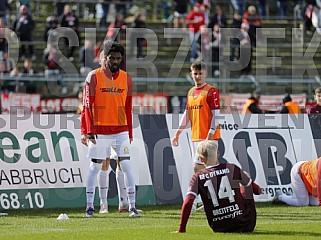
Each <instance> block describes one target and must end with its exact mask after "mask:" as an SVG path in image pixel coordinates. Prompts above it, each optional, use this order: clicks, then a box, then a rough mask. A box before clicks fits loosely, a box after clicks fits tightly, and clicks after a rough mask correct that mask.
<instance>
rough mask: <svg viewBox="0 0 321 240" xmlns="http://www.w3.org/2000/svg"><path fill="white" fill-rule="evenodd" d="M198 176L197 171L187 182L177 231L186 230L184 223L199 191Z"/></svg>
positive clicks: (185, 223)
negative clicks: (187, 186)
mask: <svg viewBox="0 0 321 240" xmlns="http://www.w3.org/2000/svg"><path fill="white" fill-rule="evenodd" d="M198 176H199V173H196V174H194V175H193V177H192V178H191V181H190V183H189V188H188V191H187V194H186V198H185V200H184V203H183V206H182V211H181V217H180V221H179V227H178V232H179V233H184V232H186V225H187V222H188V219H189V216H190V214H191V210H192V207H193V202H194V200H195V198H196V197H197V195H198V193H199V192H198Z"/></svg>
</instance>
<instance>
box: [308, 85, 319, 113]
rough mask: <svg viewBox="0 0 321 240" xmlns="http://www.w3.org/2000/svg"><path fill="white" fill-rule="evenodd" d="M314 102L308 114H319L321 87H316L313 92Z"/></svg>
mask: <svg viewBox="0 0 321 240" xmlns="http://www.w3.org/2000/svg"><path fill="white" fill-rule="evenodd" d="M314 100H315V101H316V103H315V105H314V106H313V107H312V108H311V109H310V111H309V113H310V114H313V113H321V87H318V88H317V89H315V91H314Z"/></svg>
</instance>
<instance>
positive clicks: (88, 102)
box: [81, 41, 140, 217]
mask: <svg viewBox="0 0 321 240" xmlns="http://www.w3.org/2000/svg"><path fill="white" fill-rule="evenodd" d="M124 52H125V49H124V47H123V46H122V45H121V44H119V43H116V42H111V41H108V42H107V43H106V44H105V45H104V58H105V60H106V64H105V66H102V67H100V68H98V69H95V70H93V71H91V72H90V73H89V74H88V76H87V78H86V82H85V86H84V94H83V110H82V113H81V134H82V142H86V141H88V154H87V157H89V158H91V164H90V167H89V171H88V174H87V180H86V197H87V208H86V215H85V216H86V217H93V213H94V204H93V203H94V196H95V187H96V179H97V174H98V172H99V170H100V168H101V163H102V162H103V161H105V160H106V158H108V157H110V154H111V148H113V149H114V150H115V152H116V154H117V156H118V160H119V162H120V166H121V168H122V170H123V172H124V175H125V179H126V186H127V194H128V202H129V209H130V216H131V217H139V216H140V215H139V214H138V212H137V210H136V206H135V179H134V174H133V168H132V166H131V161H130V142H131V141H132V139H133V135H132V78H131V77H130V76H128V75H127V73H126V72H125V71H123V70H121V69H120V64H121V61H122V57H123V55H124Z"/></svg>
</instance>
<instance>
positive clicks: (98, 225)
mask: <svg viewBox="0 0 321 240" xmlns="http://www.w3.org/2000/svg"><path fill="white" fill-rule="evenodd" d="M180 207H181V206H179V205H157V206H140V207H139V208H141V209H142V210H143V211H144V212H143V213H142V217H141V218H139V219H131V218H129V217H128V214H127V213H118V212H117V209H116V207H110V213H109V214H104V215H102V214H98V213H96V214H95V217H94V218H92V219H88V218H84V217H83V216H84V209H46V210H10V211H6V212H7V213H8V214H9V215H8V216H6V217H0V239H1V240H4V239H10V240H14V239H19V240H20V239H32V240H33V239H37V240H38V239H46V240H47V239H59V240H64V239H66V240H67V239H68V240H69V239H77V240H82V239H86V240H87V239H117V240H120V239H151V240H154V239H166V240H170V239H198V240H200V239H220V240H222V239H231V240H232V239H233V240H237V239H242V240H244V239H245V240H251V239H269V240H271V239H278V240H279V239H291V240H296V239H304V240H306V239H321V227H320V225H321V208H320V207H289V206H284V205H282V206H279V205H271V203H257V215H258V217H257V225H256V228H255V230H254V232H253V233H251V234H240V233H233V234H232V233H214V232H212V231H211V229H210V228H209V227H208V225H207V221H206V218H205V214H204V213H202V212H196V213H192V214H191V217H190V219H189V222H188V226H187V232H186V233H183V234H177V233H172V232H173V231H175V230H176V229H177V227H178V223H179V217H180ZM97 210H98V209H97ZM1 211H2V212H4V210H1ZM60 213H66V214H67V215H68V216H69V218H70V219H69V220H60V221H59V220H57V219H56V218H57V217H58V215H59V214H60Z"/></svg>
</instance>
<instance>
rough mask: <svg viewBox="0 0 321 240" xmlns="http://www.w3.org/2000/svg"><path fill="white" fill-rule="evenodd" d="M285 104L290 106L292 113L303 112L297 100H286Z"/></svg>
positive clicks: (289, 109)
mask: <svg viewBox="0 0 321 240" xmlns="http://www.w3.org/2000/svg"><path fill="white" fill-rule="evenodd" d="M284 106H286V107H287V108H288V111H289V113H290V114H296V113H301V111H300V107H299V105H298V104H297V103H295V102H286V103H285V104H284Z"/></svg>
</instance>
